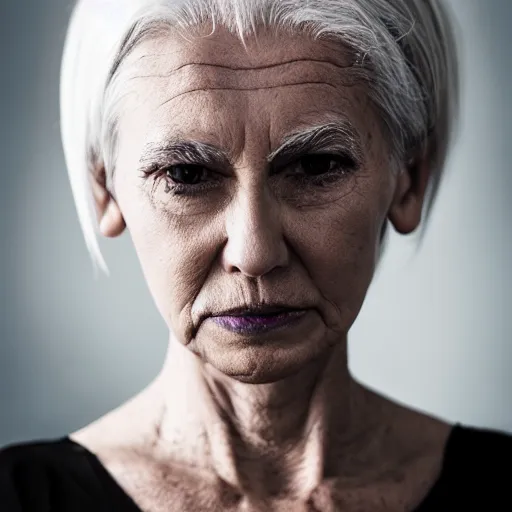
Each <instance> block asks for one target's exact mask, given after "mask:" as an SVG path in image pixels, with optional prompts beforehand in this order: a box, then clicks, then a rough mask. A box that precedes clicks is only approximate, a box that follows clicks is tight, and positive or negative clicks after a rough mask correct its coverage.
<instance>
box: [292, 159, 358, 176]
mask: <svg viewBox="0 0 512 512" xmlns="http://www.w3.org/2000/svg"><path fill="white" fill-rule="evenodd" d="M300 163H301V167H302V169H303V170H304V172H305V173H306V174H308V175H309V176H320V175H322V174H327V173H330V172H337V171H348V170H351V169H354V168H355V167H356V163H355V162H354V160H353V159H352V158H350V157H349V156H347V155H327V154H325V155H320V154H319V155H306V156H304V157H302V158H301V159H300Z"/></svg>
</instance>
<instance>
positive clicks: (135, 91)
mask: <svg viewBox="0 0 512 512" xmlns="http://www.w3.org/2000/svg"><path fill="white" fill-rule="evenodd" d="M205 33H206V32H205ZM350 65H351V61H350V58H349V55H348V54H347V53H344V51H343V50H341V49H340V47H339V46H337V45H335V44H334V43H331V42H325V41H324V42H319V41H316V42H315V41H312V40H309V39H307V38H306V37H305V36H299V35H297V36H290V35H284V34H281V37H280V38H278V37H277V36H273V35H271V34H269V33H261V34H260V36H259V38H258V41H257V42H256V41H254V40H250V41H248V53H247V52H246V51H245V50H244V48H243V46H242V44H241V43H239V42H238V39H237V38H236V37H235V36H232V35H230V34H228V33H227V32H225V31H222V30H221V29H217V30H216V33H215V34H214V35H213V36H209V37H204V38H194V39H193V40H191V41H190V42H188V41H186V40H185V39H184V38H182V37H180V36H179V35H176V36H171V35H166V36H162V37H161V38H158V39H154V40H152V41H146V42H144V43H141V44H140V45H139V46H138V47H137V48H136V50H135V51H134V52H133V53H132V54H131V55H130V56H129V57H128V58H127V60H126V61H125V63H124V64H123V68H122V84H123V87H124V89H123V94H122V98H121V102H120V103H119V106H118V111H119V112H120V119H119V138H118V157H117V163H116V171H115V177H114V189H115V194H114V195H115V197H116V201H115V205H117V206H118V207H119V209H120V212H121V213H122V216H123V218H124V222H125V223H126V226H127V227H128V229H129V231H130V234H131V236H132V239H133V242H134V245H135V248H136V251H137V253H138V256H139V258H140V262H141V265H142V269H143V272H144V274H145V277H146V279H147V282H148V285H149V288H150V291H151V293H152V295H153V297H154V299H155V302H156V304H157V307H158V308H159V310H160V312H161V314H162V315H163V317H164V319H165V321H166V323H167V325H168V326H169V328H170V330H171V332H172V333H173V336H174V337H175V338H176V339H177V340H178V341H179V342H180V343H182V344H183V345H185V346H187V347H188V348H189V349H190V350H191V351H193V352H194V353H196V354H197V355H199V356H200V358H201V359H202V360H203V361H204V362H206V363H209V364H211V365H212V366H213V367H215V368H216V369H217V370H220V371H221V372H222V373H224V374H226V375H230V376H233V377H236V378H238V379H240V380H244V381H247V382H270V381H274V380H277V379H280V378H283V377H285V376H286V375H289V374H291V373H292V372H294V371H296V370H297V369H299V368H300V367H303V366H304V365H306V364H307V363H308V362H310V361H313V360H315V359H316V358H317V357H318V356H319V355H321V354H322V353H325V352H326V350H327V349H328V348H329V347H332V346H333V345H335V344H337V343H344V342H345V339H346V334H347V331H348V329H349V328H350V326H351V325H352V323H353V322H354V320H355V318H356V316H357V314H358V312H359V310H360V308H361V305H362V302H363V299H364V296H365V293H366V291H367V288H368V286H369V283H370V281H371V279H372V275H373V271H374V267H375V264H376V259H377V255H378V249H379V242H380V235H381V231H382V229H383V226H384V223H385V221H386V217H387V216H388V214H389V212H390V209H392V208H393V207H394V206H393V205H394V201H395V199H394V198H396V191H397V187H398V182H399V179H397V177H396V176H395V175H394V173H393V172H392V170H391V168H390V164H389V161H390V157H389V148H388V147H387V145H386V144H385V142H384V138H383V133H382V129H381V125H380V123H379V121H378V117H377V115H376V113H375V111H374V109H373V108H372V107H371V105H370V103H369V102H368V100H367V98H366V96H365V91H364V88H363V87H362V86H360V85H358V84H357V83H356V81H355V80H354V77H353V76H352V74H351V68H350ZM322 126H324V128H321V127H322ZM312 129H315V130H316V129H320V131H318V132H316V135H315V134H314V132H313V131H312ZM300 133H303V134H304V135H303V136H302V137H300V138H299V139H297V137H296V136H297V134H300ZM308 133H309V135H308ZM293 140H295V142H296V144H295V145H294V147H292V148H291V147H290V145H289V144H288V145H287V144H286V143H287V142H288V143H289V142H290V141H293ZM197 143H201V144H202V145H198V144H197ZM283 145H284V146H283ZM286 148H288V149H290V148H291V150H292V153H290V151H287V150H286ZM281 150H282V151H281ZM319 153H321V155H318V154H319ZM312 154H316V156H311V155H312ZM269 155H270V156H271V157H273V158H272V159H271V161H270V162H269V161H268V160H269ZM308 155H309V156H308ZM205 159H206V160H205ZM178 164H181V166H180V165H178ZM184 164H193V165H191V166H190V165H189V166H188V167H187V166H184ZM172 166H175V167H172ZM397 208H398V207H397ZM276 302H278V303H281V304H288V305H289V306H290V307H296V308H306V309H307V312H306V314H305V315H304V316H303V318H302V319H301V320H300V321H299V322H298V323H296V324H295V325H293V326H290V327H286V328H284V329H280V330H277V331H269V332H267V333H265V334H258V335H246V334H244V335H242V334H236V333H233V332H231V331H228V330H226V329H224V328H223V327H221V326H219V325H218V324H216V323H215V322H214V321H213V320H212V319H211V315H215V314H218V313H220V312H222V311H225V310H228V309H231V308H234V307H240V306H247V305H251V304H261V303H265V304H268V303H276Z"/></svg>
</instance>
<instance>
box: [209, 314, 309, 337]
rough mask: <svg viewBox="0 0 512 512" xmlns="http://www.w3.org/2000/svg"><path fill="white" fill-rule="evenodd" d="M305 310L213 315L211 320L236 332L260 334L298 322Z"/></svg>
mask: <svg viewBox="0 0 512 512" xmlns="http://www.w3.org/2000/svg"><path fill="white" fill-rule="evenodd" d="M305 314H306V310H281V311H276V312H275V313H265V314H263V313H256V314H251V313H249V312H248V313H247V314H243V315H236V316H235V315H221V316H214V317H212V320H213V321H214V322H215V323H216V324H217V325H220V326H221V327H224V329H227V330H228V331H231V332H236V333H238V334H261V333H264V332H268V331H271V330H273V329H278V328H281V327H285V326H290V325H292V324H296V323H298V322H299V321H300V320H301V318H302V317H303V316H304V315H305Z"/></svg>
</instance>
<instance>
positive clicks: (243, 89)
mask: <svg viewBox="0 0 512 512" xmlns="http://www.w3.org/2000/svg"><path fill="white" fill-rule="evenodd" d="M298 85H327V86H328V87H331V88H333V89H335V90H337V87H335V86H334V85H331V84H328V83H326V82H297V83H289V84H280V85H272V86H267V87H247V88H244V87H209V88H204V87H198V88H197V89H191V90H189V91H185V92H182V93H180V94H177V95H176V96H173V97H172V98H169V99H168V100H166V101H164V102H163V103H161V104H160V105H159V106H160V107H163V106H164V105H167V104H168V103H169V102H170V101H172V100H175V99H176V98H179V97H180V96H183V95H185V94H190V93H193V92H199V91H202V92H206V91H261V90H266V89H277V88H279V87H296V86H298Z"/></svg>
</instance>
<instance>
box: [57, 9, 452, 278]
mask: <svg viewBox="0 0 512 512" xmlns="http://www.w3.org/2000/svg"><path fill="white" fill-rule="evenodd" d="M207 22H209V23H212V24H213V27H214V28H215V26H216V25H219V24H220V25H222V26H223V27H226V28H227V29H228V30H229V31H230V32H232V33H234V34H237V35H238V36H239V38H240V40H241V41H242V43H244V44H245V39H244V38H245V37H246V36H250V35H255V34H257V30H258V28H260V27H272V28H275V29H276V30H292V31H302V32H304V33H307V34H308V35H309V36H310V37H312V38H328V39H330V40H335V41H339V42H340V43H342V44H343V45H344V46H345V47H348V48H350V50H351V51H352V52H353V54H354V56H355V62H356V64H355V66H354V68H353V71H355V72H356V73H357V76H358V78H360V80H361V81H363V82H364V83H365V84H366V85H367V87H368V91H369V97H370V99H371V101H372V102H373V103H374V105H375V106H376V107H377V109H378V111H379V113H380V115H381V117H382V121H383V123H384V125H385V126H386V128H387V130H386V132H387V134H388V135H389V144H390V155H391V156H392V158H393V161H395V162H399V163H400V164H401V165H400V167H401V168H403V165H404V164H405V162H407V161H408V160H409V159H410V158H411V157H413V156H414V155H417V154H419V153H425V152H426V153H427V154H428V158H429V162H430V167H431V173H432V174H431V180H430V184H429V187H430V188H429V195H428V201H427V203H426V215H427V216H428V213H429V211H430V207H431V205H432V202H433V200H434V198H435V195H436V192H437V189H438V186H439V183H440V179H441V176H442V170H443V167H444V162H445V159H446V155H447V151H448V147H449V143H450V142H451V139H452V137H451V135H452V132H453V127H454V122H455V117H456V114H457V111H458V89H459V83H458V62H457V52H456V44H455V43H456V41H455V37H454V33H453V29H454V28H453V25H452V23H451V20H450V17H449V16H448V13H447V12H446V8H445V6H444V5H443V4H442V1H441V0H122V1H121V0H79V1H78V3H77V5H76V6H75V9H74V12H73V14H72V18H71V22H70V26H69V30H68V34H67V40H66V44H65V48H64V55H63V61H62V73H61V130H62V140H63V147H64V154H65V158H66V164H67V168H68V173H69V178H70V181H71V188H72V192H73V196H74V200H75V204H76V208H77V212H78V217H79V220H80V224H81V228H82V231H83V234H84V237H85V241H86V244H87V248H88V250H89V253H90V255H91V257H92V260H93V263H94V264H95V265H94V266H95V269H98V267H99V268H101V269H102V270H103V271H104V272H105V273H107V274H108V269H107V266H106V263H105V260H104V259H103V256H102V254H101V251H100V248H99V245H98V240H97V236H96V233H97V231H98V225H97V221H96V214H95V207H94V203H93V198H92V193H91V189H90V182H89V179H90V176H89V175H90V173H91V172H93V171H94V170H97V169H98V167H101V168H103V169H104V171H105V175H106V186H107V189H108V190H110V191H112V175H113V171H114V166H115V157H116V133H117V129H116V123H117V116H118V113H116V109H115V108H114V107H115V105H116V103H117V101H118V100H119V89H120V88H122V86H121V85H120V84H118V83H116V76H117V74H118V72H119V68H120V66H121V65H122V63H123V60H124V58H125V57H126V56H127V55H128V54H129V53H130V52H131V50H132V49H133V48H134V47H135V46H136V45H137V44H138V43H140V42H141V41H142V40H145V39H147V38H150V37H153V36H154V35H155V34H156V33H161V29H162V28H163V27H172V28H174V29H177V30H183V31H185V30H189V29H190V28H194V27H200V26H202V25H204V24H205V23H207ZM340 48H341V47H340Z"/></svg>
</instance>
